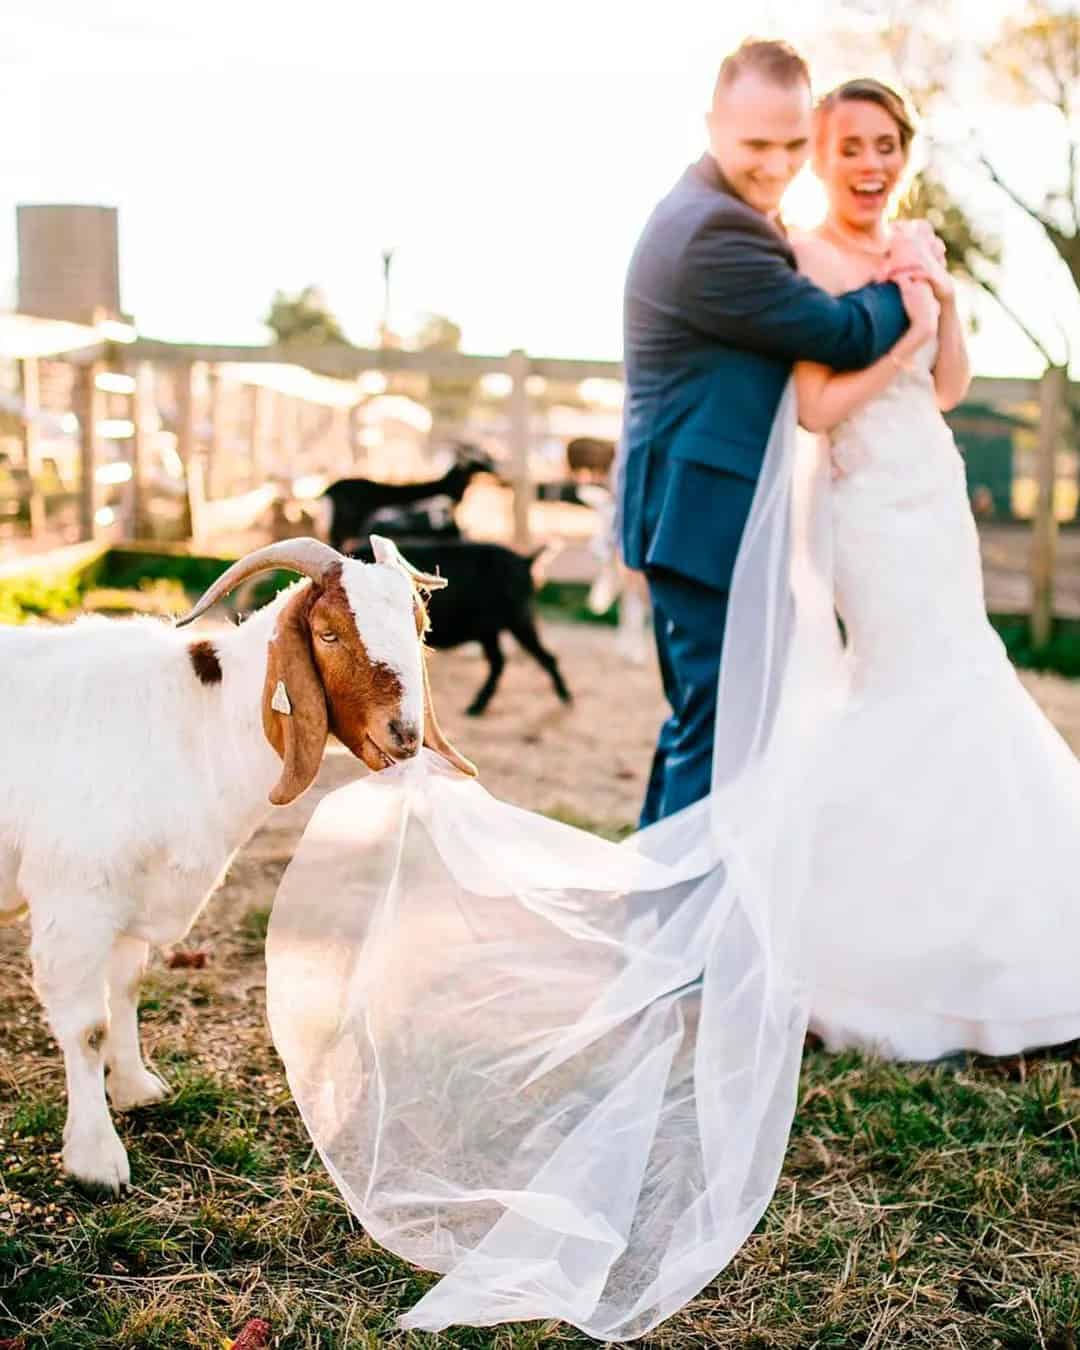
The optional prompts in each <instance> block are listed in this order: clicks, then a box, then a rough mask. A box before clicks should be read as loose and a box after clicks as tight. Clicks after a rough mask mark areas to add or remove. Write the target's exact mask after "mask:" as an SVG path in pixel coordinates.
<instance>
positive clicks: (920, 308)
mask: <svg viewBox="0 0 1080 1350" xmlns="http://www.w3.org/2000/svg"><path fill="white" fill-rule="evenodd" d="M896 284H897V286H898V287H899V288H900V299H901V300H902V301H903V302H904V309H905V310H906V311H907V316H908V322H909V323H910V325H911V326H910V328H909V329H908V331H907V333H906V334H905V337H906V338H907V341H908V343H909V344H911V345H915V344H921V343H923V342H925V341H926V340H927V339H928V338H930V337H932V336H933V335H934V334H935V333H936V332H937V326H938V319H939V317H940V315H941V307H940V304H939V302H938V299H937V297H936V296H935V294H934V291H933V288H932V287H931V285H930V283H929V281H925V280H923V279H922V278H921V277H919V276H917V275H915V274H913V273H911V272H903V273H901V274H900V275H899V276H898V277H897V278H896ZM903 341H904V339H903V338H901V342H903Z"/></svg>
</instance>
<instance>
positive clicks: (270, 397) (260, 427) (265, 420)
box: [248, 384, 274, 488]
mask: <svg viewBox="0 0 1080 1350" xmlns="http://www.w3.org/2000/svg"><path fill="white" fill-rule="evenodd" d="M250 396H251V441H250V444H249V445H248V484H249V486H250V487H253V488H257V487H262V484H263V480H264V479H265V477H266V463H267V459H268V457H269V454H270V452H272V449H273V447H272V445H271V444H270V442H271V440H272V437H273V427H272V421H273V414H274V391H273V390H272V389H267V388H266V386H265V385H262V384H253V385H252V386H251V389H250Z"/></svg>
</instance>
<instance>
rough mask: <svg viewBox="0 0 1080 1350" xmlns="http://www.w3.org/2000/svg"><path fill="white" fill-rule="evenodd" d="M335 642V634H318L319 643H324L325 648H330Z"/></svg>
mask: <svg viewBox="0 0 1080 1350" xmlns="http://www.w3.org/2000/svg"><path fill="white" fill-rule="evenodd" d="M337 640H338V635H337V634H336V633H320V634H319V641H320V642H325V643H326V645H327V646H330V645H331V644H332V643H335V642H336V641H337Z"/></svg>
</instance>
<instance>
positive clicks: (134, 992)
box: [105, 937, 169, 1111]
mask: <svg viewBox="0 0 1080 1350" xmlns="http://www.w3.org/2000/svg"><path fill="white" fill-rule="evenodd" d="M148 950H149V943H147V942H144V941H143V940H142V939H141V938H133V937H118V938H117V939H116V941H115V942H114V943H113V948H112V952H111V953H110V955H109V1039H108V1040H107V1041H106V1043H105V1071H106V1074H107V1078H106V1080H105V1086H106V1087H107V1089H108V1092H109V1100H110V1101H111V1102H112V1104H113V1109H114V1110H116V1111H130V1110H131V1109H132V1107H135V1106H149V1105H150V1104H151V1103H153V1102H159V1101H161V1100H162V1098H164V1097H167V1096H168V1095H169V1089H168V1088H167V1087H166V1086H165V1084H164V1083H163V1082H162V1081H161V1079H160V1078H159V1077H158V1076H157V1074H153V1073H151V1072H150V1070H149V1069H148V1068H147V1067H146V1065H145V1064H144V1063H143V1057H142V1051H141V1050H140V1048H139V982H140V981H141V979H142V973H143V971H144V969H145V968H146V955H147V951H148Z"/></svg>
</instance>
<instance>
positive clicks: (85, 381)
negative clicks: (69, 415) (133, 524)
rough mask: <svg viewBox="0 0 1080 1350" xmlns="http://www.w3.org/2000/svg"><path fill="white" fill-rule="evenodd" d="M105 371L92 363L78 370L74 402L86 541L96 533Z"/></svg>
mask: <svg viewBox="0 0 1080 1350" xmlns="http://www.w3.org/2000/svg"><path fill="white" fill-rule="evenodd" d="M103 369H104V366H103V365H102V363H101V362H100V361H90V362H87V363H86V364H85V365H79V366H76V368H75V387H74V390H73V399H74V403H75V409H74V411H75V415H76V417H78V419H79V539H80V540H83V541H87V542H89V541H90V540H92V539H93V538H94V536H95V534H96V532H97V511H98V498H99V492H98V482H97V469H98V460H99V458H100V454H99V450H100V444H99V438H98V423H99V422H100V421H101V413H102V403H103V396H102V393H101V391H100V390H99V389H98V387H97V377H98V375H99V373H100V372H101V371H102V370H103Z"/></svg>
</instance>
